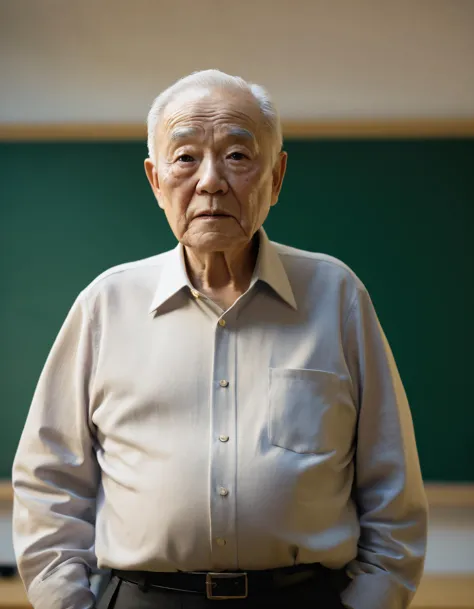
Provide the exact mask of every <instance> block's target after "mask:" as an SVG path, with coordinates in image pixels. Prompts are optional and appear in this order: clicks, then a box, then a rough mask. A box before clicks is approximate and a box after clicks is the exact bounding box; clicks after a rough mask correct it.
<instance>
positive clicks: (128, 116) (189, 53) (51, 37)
mask: <svg viewBox="0 0 474 609" xmlns="http://www.w3.org/2000/svg"><path fill="white" fill-rule="evenodd" d="M473 32H474V1H471V0H417V2H413V0H398V1H396V2H395V1H393V0H372V1H367V0H358V2H353V0H333V1H331V2H330V1H329V0H328V1H320V0H239V1H238V2H236V1H235V0H200V1H199V2H193V1H188V0H180V1H179V2H175V1H162V0H134V2H130V1H129V0H102V1H101V2H96V1H95V0H81V1H80V2H64V0H41V2H30V1H29V0H0V83H1V84H0V125H1V124H2V123H3V124H9V123H42V122H43V123H56V122H73V123H92V122H113V123H123V122H126V123H135V122H138V123H141V122H143V121H144V119H145V117H146V112H147V110H148V107H149V105H150V103H151V101H152V99H153V97H154V96H155V95H156V94H157V93H158V92H159V91H160V90H161V89H162V88H164V87H166V86H167V85H169V84H170V83H171V82H173V81H174V80H175V79H176V78H178V77H179V76H181V75H185V74H187V73H189V72H191V71H193V70H197V69H202V68H207V67H217V68H220V69H223V70H225V71H228V72H230V73H233V74H239V75H242V76H244V77H245V78H247V79H250V80H253V81H256V82H259V83H262V84H264V85H266V86H267V87H268V88H269V90H270V91H271V93H272V94H273V96H274V98H275V100H276V101H277V103H278V105H279V107H280V109H281V113H282V116H283V118H286V119H290V120H291V119H292V120H319V119H329V118H333V119H351V118H377V117H379V118H388V119H395V118H404V117H405V118H406V117H408V118H418V117H430V118H433V117H434V118H443V117H448V118H453V117H471V118H472V117H474V69H473V67H474V34H473ZM12 557H13V554H12V547H11V519H10V505H9V504H5V505H4V506H3V508H2V506H0V562H2V561H8V560H9V559H11V558H12ZM426 568H427V572H428V573H443V574H446V573H456V574H466V573H467V574H469V573H470V574H474V510H473V509H472V508H456V507H450V508H436V509H434V510H433V511H432V513H431V520H430V537H429V548H428V557H427V564H426Z"/></svg>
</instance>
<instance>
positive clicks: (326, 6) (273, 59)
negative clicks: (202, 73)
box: [0, 0, 474, 123]
mask: <svg viewBox="0 0 474 609" xmlns="http://www.w3.org/2000/svg"><path fill="white" fill-rule="evenodd" d="M208 67H217V68H220V69H222V70H224V71H227V72H229V73H232V74H239V75H241V76H243V77H244V78H247V79H249V80H252V81H256V82H259V83H261V84H263V85H265V86H267V87H268V88H269V90H270V92H271V93H272V94H273V96H274V98H275V100H276V102H277V103H278V105H279V107H280V109H281V112H282V116H283V117H284V118H286V119H320V118H326V117H332V118H353V117H364V118H368V117H379V118H380V117H390V118H392V117H436V116H440V117H468V116H470V117H472V116H474V0H332V1H329V0H327V1H324V0H195V1H191V0H175V1H173V2H169V1H168V0H167V1H160V0H154V1H153V0H69V1H68V0H36V1H35V0H0V122H4V123H6V122H54V121H74V122H94V121H99V122H100V121H106V122H107V121H111V122H117V121H119V122H142V121H143V120H144V118H145V116H146V112H147V110H148V107H149V105H150V103H151V101H152V99H153V98H154V97H155V96H156V95H157V94H158V93H159V92H160V90H162V89H163V88H165V87H166V86H168V85H169V84H171V83H172V82H173V81H174V80H176V79H177V78H179V77H180V76H183V75H185V74H188V73H190V72H192V71H194V70H198V69H203V68H208Z"/></svg>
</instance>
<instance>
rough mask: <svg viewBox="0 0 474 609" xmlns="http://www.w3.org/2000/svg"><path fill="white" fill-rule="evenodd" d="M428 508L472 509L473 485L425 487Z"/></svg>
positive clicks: (5, 488) (5, 487) (1, 488)
mask: <svg viewBox="0 0 474 609" xmlns="http://www.w3.org/2000/svg"><path fill="white" fill-rule="evenodd" d="M425 489H426V494H427V497H428V503H429V505H430V507H450V508H452V507H463V508H474V484H435V483H432V482H429V483H427V484H426V485H425ZM12 500H13V490H12V486H11V482H10V481H9V480H0V502H1V501H3V502H11V501H12Z"/></svg>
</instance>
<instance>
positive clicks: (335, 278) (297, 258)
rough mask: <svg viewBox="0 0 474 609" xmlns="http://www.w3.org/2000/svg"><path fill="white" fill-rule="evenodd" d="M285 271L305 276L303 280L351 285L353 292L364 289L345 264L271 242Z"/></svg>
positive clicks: (327, 255) (323, 255) (316, 253)
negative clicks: (315, 279)
mask: <svg viewBox="0 0 474 609" xmlns="http://www.w3.org/2000/svg"><path fill="white" fill-rule="evenodd" d="M272 245H273V247H274V248H275V249H276V251H277V252H278V255H279V257H280V260H281V261H282V263H283V265H284V266H285V267H286V269H287V271H289V272H291V273H292V274H293V273H297V274H303V275H305V278H306V279H307V280H308V279H311V278H313V277H314V278H316V277H319V278H324V279H325V280H328V281H331V282H332V283H346V284H351V285H352V286H353V288H354V290H361V291H365V290H366V288H365V286H364V284H363V283H362V281H361V279H360V278H359V277H358V275H357V274H356V273H355V272H354V271H353V269H352V268H350V267H349V266H348V265H347V264H346V263H345V262H343V261H342V260H339V258H335V257H334V256H330V255H329V254H323V253H320V252H310V251H307V250H301V249H297V248H295V247H290V246H288V245H283V244H281V243H276V242H274V241H272Z"/></svg>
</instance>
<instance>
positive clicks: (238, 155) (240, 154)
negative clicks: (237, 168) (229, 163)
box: [228, 152, 248, 161]
mask: <svg viewBox="0 0 474 609" xmlns="http://www.w3.org/2000/svg"><path fill="white" fill-rule="evenodd" d="M228 158H229V159H232V160H233V161H243V160H244V159H248V156H246V155H245V154H244V153H243V152H232V154H229V156H228Z"/></svg>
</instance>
